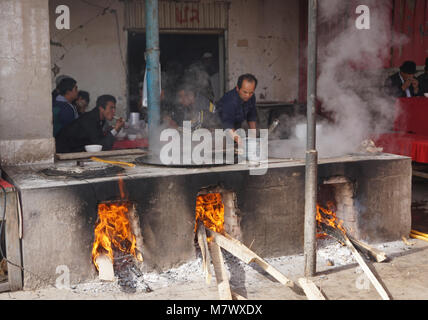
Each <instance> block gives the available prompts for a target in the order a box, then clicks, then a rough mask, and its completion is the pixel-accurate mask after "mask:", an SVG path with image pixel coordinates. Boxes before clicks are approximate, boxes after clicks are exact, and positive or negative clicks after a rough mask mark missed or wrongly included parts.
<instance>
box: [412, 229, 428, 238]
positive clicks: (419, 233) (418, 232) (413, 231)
mask: <svg viewBox="0 0 428 320" xmlns="http://www.w3.org/2000/svg"><path fill="white" fill-rule="evenodd" d="M410 232H411V233H414V234H418V235H420V236H423V237H428V234H427V233H422V232H420V231H416V230H411V231H410Z"/></svg>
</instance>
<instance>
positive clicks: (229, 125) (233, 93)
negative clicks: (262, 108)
mask: <svg viewBox="0 0 428 320" xmlns="http://www.w3.org/2000/svg"><path fill="white" fill-rule="evenodd" d="M256 87H257V79H256V77H255V76H253V75H252V74H249V73H247V74H243V75H241V76H240V77H239V78H238V82H237V84H236V87H235V88H233V89H232V90H230V91H229V92H227V93H226V94H225V95H224V96H223V97H222V98H221V99H220V101H219V102H218V103H217V106H216V107H217V113H218V115H219V117H220V120H221V123H222V126H223V129H224V130H225V131H226V133H227V134H228V135H229V136H230V137H231V138H233V140H234V141H235V142H236V143H239V142H240V137H239V135H238V134H236V132H235V131H236V130H238V129H240V128H241V127H242V123H243V122H244V121H245V120H246V121H247V124H248V128H249V129H256V128H257V125H256V123H257V109H256V96H255V95H254V93H255V90H256Z"/></svg>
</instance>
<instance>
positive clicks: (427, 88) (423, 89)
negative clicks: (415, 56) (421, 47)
mask: <svg viewBox="0 0 428 320" xmlns="http://www.w3.org/2000/svg"><path fill="white" fill-rule="evenodd" d="M417 79H418V81H419V95H420V96H423V95H424V93H428V58H426V60H425V72H424V73H422V74H421V75H420V76H419V77H418V78H417Z"/></svg>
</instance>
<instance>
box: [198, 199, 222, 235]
mask: <svg viewBox="0 0 428 320" xmlns="http://www.w3.org/2000/svg"><path fill="white" fill-rule="evenodd" d="M199 221H201V222H202V223H203V224H204V225H205V227H206V228H208V229H210V230H213V231H215V232H218V233H222V234H223V233H224V204H223V201H222V197H221V194H220V193H208V194H205V195H201V196H198V197H197V198H196V224H195V232H196V230H197V229H198V222H199Z"/></svg>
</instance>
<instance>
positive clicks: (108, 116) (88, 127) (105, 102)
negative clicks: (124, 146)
mask: <svg viewBox="0 0 428 320" xmlns="http://www.w3.org/2000/svg"><path fill="white" fill-rule="evenodd" d="M115 111H116V99H115V98H114V97H113V96H111V95H102V96H100V97H98V99H97V102H96V107H95V108H94V109H93V110H91V111H89V112H86V113H84V114H82V116H81V117H80V118H79V119H77V120H75V121H73V122H72V123H70V124H69V125H67V126H66V127H64V128H63V129H62V130H61V131H60V132H59V133H58V136H57V137H56V151H57V152H58V153H67V152H81V151H85V145H90V144H100V145H102V146H103V149H102V150H104V151H105V150H111V148H112V146H113V143H114V139H115V136H116V135H117V133H118V132H119V131H120V129H121V128H122V127H123V125H124V123H125V122H124V120H123V119H122V118H120V119H118V120H117V121H116V124H115V126H114V128H113V129H112V130H107V131H104V130H103V127H104V124H105V121H106V120H108V121H111V120H113V118H114V115H115Z"/></svg>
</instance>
